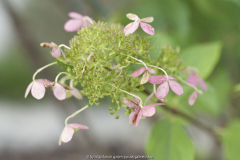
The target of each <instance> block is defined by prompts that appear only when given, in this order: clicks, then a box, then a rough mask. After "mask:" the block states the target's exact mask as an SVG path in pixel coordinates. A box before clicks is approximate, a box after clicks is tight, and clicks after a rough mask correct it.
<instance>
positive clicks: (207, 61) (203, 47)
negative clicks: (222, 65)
mask: <svg viewBox="0 0 240 160" xmlns="http://www.w3.org/2000/svg"><path fill="white" fill-rule="evenodd" d="M221 48H222V45H221V43H219V42H210V43H205V44H196V45H193V46H190V47H189V48H186V49H184V50H183V51H182V52H181V54H180V57H182V59H183V61H184V62H185V64H186V66H193V67H196V68H198V70H199V75H200V76H201V77H202V78H203V79H206V78H207V77H208V76H209V75H210V74H211V73H212V71H213V69H214V68H215V66H216V64H217V62H218V60H219V58H220V54H221Z"/></svg>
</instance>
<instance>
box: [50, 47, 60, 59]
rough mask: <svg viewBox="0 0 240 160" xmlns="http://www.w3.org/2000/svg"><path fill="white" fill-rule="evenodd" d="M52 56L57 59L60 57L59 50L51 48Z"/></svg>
mask: <svg viewBox="0 0 240 160" xmlns="http://www.w3.org/2000/svg"><path fill="white" fill-rule="evenodd" d="M52 56H53V57H54V58H59V57H60V56H61V52H60V48H58V47H53V49H52Z"/></svg>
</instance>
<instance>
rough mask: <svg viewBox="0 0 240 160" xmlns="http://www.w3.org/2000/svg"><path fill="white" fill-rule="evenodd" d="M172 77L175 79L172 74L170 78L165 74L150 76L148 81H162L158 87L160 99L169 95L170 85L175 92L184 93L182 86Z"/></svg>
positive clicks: (158, 82)
mask: <svg viewBox="0 0 240 160" xmlns="http://www.w3.org/2000/svg"><path fill="white" fill-rule="evenodd" d="M172 79H174V78H173V77H171V76H168V79H167V78H166V76H165V75H163V76H159V75H152V76H151V77H150V78H149V80H148V82H149V83H152V84H161V83H162V84H161V85H159V87H158V88H157V93H156V96H157V97H158V98H159V99H163V98H165V97H166V96H167V94H168V92H169V85H170V88H171V89H172V91H173V92H174V93H176V94H177V95H182V94H183V88H182V86H181V85H180V84H179V83H178V82H176V81H173V80H172Z"/></svg>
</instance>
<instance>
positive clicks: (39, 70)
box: [33, 62, 57, 81]
mask: <svg viewBox="0 0 240 160" xmlns="http://www.w3.org/2000/svg"><path fill="white" fill-rule="evenodd" d="M54 64H57V62H53V63H50V64H48V65H46V66H43V67H42V68H39V69H38V70H37V71H36V72H35V73H34V75H33V81H35V77H36V75H37V74H38V73H39V72H41V71H42V70H44V69H45V68H47V67H49V66H52V65H54Z"/></svg>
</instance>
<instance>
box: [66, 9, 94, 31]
mask: <svg viewBox="0 0 240 160" xmlns="http://www.w3.org/2000/svg"><path fill="white" fill-rule="evenodd" d="M68 16H69V17H71V18H72V19H70V20H68V21H67V22H66V23H65V25H64V29H65V31H67V32H75V31H77V30H78V29H80V28H81V27H85V26H87V25H92V24H93V21H92V19H91V18H89V17H88V16H83V15H81V14H79V13H76V12H69V13H68Z"/></svg>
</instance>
